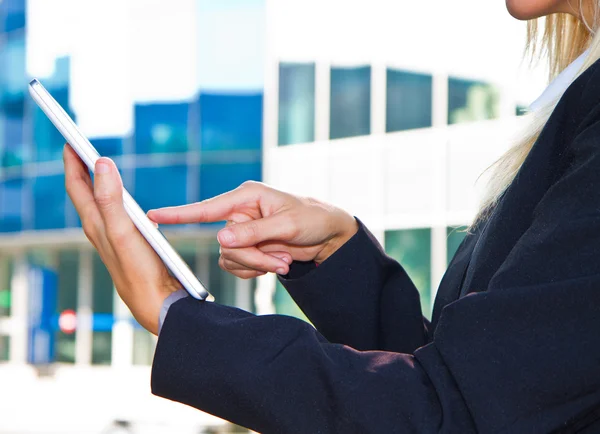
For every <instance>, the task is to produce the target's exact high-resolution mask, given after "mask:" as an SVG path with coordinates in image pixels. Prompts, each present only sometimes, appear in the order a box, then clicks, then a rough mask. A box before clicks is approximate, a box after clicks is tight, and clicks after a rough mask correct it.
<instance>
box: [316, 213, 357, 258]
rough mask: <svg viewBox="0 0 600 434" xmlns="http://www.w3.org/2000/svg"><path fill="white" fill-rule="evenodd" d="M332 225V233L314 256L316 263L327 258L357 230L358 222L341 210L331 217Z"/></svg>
mask: <svg viewBox="0 0 600 434" xmlns="http://www.w3.org/2000/svg"><path fill="white" fill-rule="evenodd" d="M332 227H333V228H334V232H333V233H334V235H333V236H332V237H331V238H330V239H329V240H328V241H327V242H326V243H325V245H324V246H323V249H321V251H320V252H319V254H318V255H317V256H316V257H315V262H316V263H317V264H321V263H322V262H324V261H325V260H327V259H328V258H329V257H330V256H331V255H333V254H334V253H335V252H336V251H337V250H338V249H340V247H342V246H343V245H344V244H346V243H347V242H348V240H350V238H352V237H353V236H354V235H355V234H356V233H357V232H358V222H357V221H356V219H355V218H354V217H353V216H352V215H351V214H348V213H347V212H345V211H342V210H340V212H339V214H338V215H336V217H335V218H334V219H333V221H332Z"/></svg>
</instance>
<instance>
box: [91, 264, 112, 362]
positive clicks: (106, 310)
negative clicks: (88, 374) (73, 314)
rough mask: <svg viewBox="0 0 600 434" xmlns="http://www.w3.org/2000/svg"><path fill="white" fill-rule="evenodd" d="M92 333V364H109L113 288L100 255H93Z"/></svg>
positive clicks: (110, 357) (110, 356) (110, 358)
mask: <svg viewBox="0 0 600 434" xmlns="http://www.w3.org/2000/svg"><path fill="white" fill-rule="evenodd" d="M92 265H93V268H92V270H93V274H92V276H93V282H94V283H93V287H92V288H93V297H92V311H93V313H94V315H93V326H92V327H93V334H92V364H94V365H110V363H111V360H112V326H113V323H114V307H113V298H114V288H113V282H112V280H111V278H110V274H108V270H107V269H106V267H105V266H104V264H103V263H102V261H101V259H100V256H98V254H97V253H96V252H94V256H93V262H92Z"/></svg>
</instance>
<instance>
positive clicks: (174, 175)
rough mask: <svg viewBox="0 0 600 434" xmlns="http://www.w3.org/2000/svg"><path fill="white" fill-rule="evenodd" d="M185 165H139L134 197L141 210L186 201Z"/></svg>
mask: <svg viewBox="0 0 600 434" xmlns="http://www.w3.org/2000/svg"><path fill="white" fill-rule="evenodd" d="M187 170H188V168H187V166H168V167H148V168H147V167H139V168H137V169H136V171H135V199H136V200H137V202H138V203H139V205H140V206H141V207H142V209H143V210H145V211H148V210H150V209H154V208H160V207H163V206H175V205H184V204H186V203H187V195H186V191H187Z"/></svg>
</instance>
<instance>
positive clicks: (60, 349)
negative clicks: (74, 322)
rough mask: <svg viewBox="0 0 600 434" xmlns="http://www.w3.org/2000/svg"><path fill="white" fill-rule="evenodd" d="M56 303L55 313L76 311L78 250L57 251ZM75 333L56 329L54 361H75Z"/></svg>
mask: <svg viewBox="0 0 600 434" xmlns="http://www.w3.org/2000/svg"><path fill="white" fill-rule="evenodd" d="M57 271H58V303H57V305H56V313H57V315H60V314H61V313H62V312H64V311H65V310H67V309H70V310H74V311H77V288H78V286H79V282H78V279H79V252H78V251H77V250H63V251H60V252H59V253H58V270H57ZM76 333H77V331H75V333H71V334H66V333H63V332H62V331H60V330H58V331H57V332H56V334H55V337H56V340H55V342H56V344H55V345H56V352H55V354H56V361H57V362H63V363H75V336H76Z"/></svg>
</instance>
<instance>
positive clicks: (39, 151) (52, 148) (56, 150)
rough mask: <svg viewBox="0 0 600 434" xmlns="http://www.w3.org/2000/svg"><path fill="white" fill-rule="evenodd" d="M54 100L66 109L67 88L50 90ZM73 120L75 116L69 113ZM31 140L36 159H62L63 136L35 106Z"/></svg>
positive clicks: (67, 102) (67, 99) (39, 160)
mask: <svg viewBox="0 0 600 434" xmlns="http://www.w3.org/2000/svg"><path fill="white" fill-rule="evenodd" d="M51 93H52V96H53V97H54V98H55V99H56V101H57V102H58V103H59V104H60V105H61V106H62V107H63V108H65V109H66V110H67V111H70V110H68V104H69V89H68V88H61V89H54V90H52V91H51ZM70 115H71V117H72V118H73V120H75V116H73V113H70ZM33 142H34V148H35V154H36V161H38V162H42V161H57V160H61V159H62V150H63V146H64V144H65V139H64V137H63V136H62V135H61V134H60V133H59V132H58V130H57V129H56V128H55V127H54V125H52V122H50V120H49V119H48V118H47V117H46V115H45V114H44V112H43V111H42V110H41V109H40V108H38V107H37V106H36V107H35V108H34V114H33Z"/></svg>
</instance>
